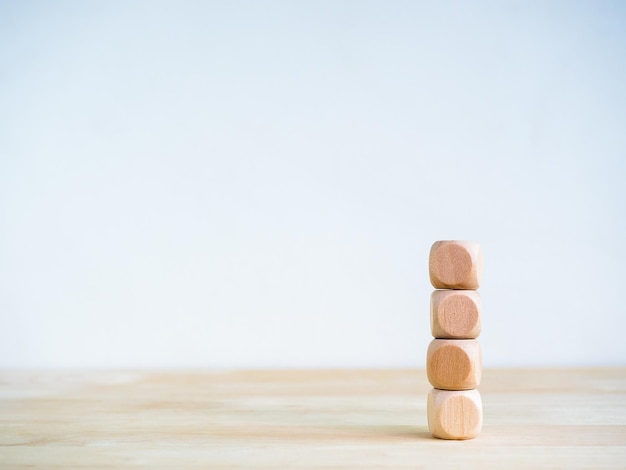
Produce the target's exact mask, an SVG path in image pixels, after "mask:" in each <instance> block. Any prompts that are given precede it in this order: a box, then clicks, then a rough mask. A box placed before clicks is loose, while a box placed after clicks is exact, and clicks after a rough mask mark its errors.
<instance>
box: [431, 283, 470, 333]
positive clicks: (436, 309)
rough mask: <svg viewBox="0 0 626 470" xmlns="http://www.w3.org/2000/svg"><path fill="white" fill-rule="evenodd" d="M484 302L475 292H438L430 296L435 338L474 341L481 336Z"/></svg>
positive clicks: (432, 330)
mask: <svg viewBox="0 0 626 470" xmlns="http://www.w3.org/2000/svg"><path fill="white" fill-rule="evenodd" d="M481 308H482V302H481V300H480V294H479V293H478V292H476V291H473V290H436V291H433V293H432V294H431V296H430V330H431V332H432V334H433V336H434V337H435V338H452V339H473V338H477V337H478V335H479V334H480V328H481Z"/></svg>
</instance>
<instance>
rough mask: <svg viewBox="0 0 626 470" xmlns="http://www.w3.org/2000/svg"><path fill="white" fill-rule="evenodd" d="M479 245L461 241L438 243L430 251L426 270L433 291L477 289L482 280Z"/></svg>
mask: <svg viewBox="0 0 626 470" xmlns="http://www.w3.org/2000/svg"><path fill="white" fill-rule="evenodd" d="M482 258H483V255H482V250H481V248H480V245H479V244H478V243H475V242H470V241H461V240H445V241H438V242H435V243H434V244H433V246H432V247H431V249H430V257H429V260H428V268H429V274H430V282H431V284H432V285H433V287H434V288H435V289H478V287H480V282H481V279H482V270H483V261H482Z"/></svg>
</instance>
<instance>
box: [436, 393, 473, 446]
mask: <svg viewBox="0 0 626 470" xmlns="http://www.w3.org/2000/svg"><path fill="white" fill-rule="evenodd" d="M427 403H428V404H427V409H426V413H427V415H428V429H429V430H430V432H431V433H432V435H433V436H434V437H437V438H439V439H473V438H474V437H476V436H478V434H480V430H481V428H482V425H483V405H482V400H481V398H480V392H479V391H478V390H476V389H474V390H461V391H450V390H438V389H436V388H433V389H432V390H431V391H430V393H429V394H428V402H427Z"/></svg>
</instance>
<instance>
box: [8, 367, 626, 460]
mask: <svg viewBox="0 0 626 470" xmlns="http://www.w3.org/2000/svg"><path fill="white" fill-rule="evenodd" d="M430 389H431V387H430V385H428V382H427V380H426V374H425V371H424V370H404V371H266V372H263V371H259V372H201V371H197V372H193V371H190V372H102V371H100V372H96V371H92V372H89V371H87V372H56V373H55V372H20V371H13V372H10V371H6V372H2V373H0V468H7V469H24V468H89V469H92V468H95V469H98V468H159V469H171V468H232V467H236V468H249V469H253V468H254V469H256V468H320V467H326V468H353V467H360V468H394V469H398V468H400V469H401V468H463V469H469V468H486V469H489V468H497V469H502V468H506V469H510V468H538V467H544V468H545V467H548V468H624V466H625V465H626V464H625V463H626V369H572V370H558V369H552V370H541V369H538V370H519V369H517V370H489V369H487V370H485V371H484V374H483V382H482V384H481V390H480V392H481V395H482V400H483V409H484V423H483V429H482V432H481V434H480V436H479V437H478V438H476V439H473V440H468V441H442V440H439V439H434V438H432V436H431V435H430V433H429V432H428V428H427V426H426V419H427V418H426V401H427V400H426V398H427V394H428V392H429V391H430Z"/></svg>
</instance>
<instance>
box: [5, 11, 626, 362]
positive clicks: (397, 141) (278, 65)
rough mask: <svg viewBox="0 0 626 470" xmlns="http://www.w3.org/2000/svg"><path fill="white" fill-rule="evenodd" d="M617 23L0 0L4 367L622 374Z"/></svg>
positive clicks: (620, 30) (620, 49)
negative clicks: (433, 317)
mask: <svg viewBox="0 0 626 470" xmlns="http://www.w3.org/2000/svg"><path fill="white" fill-rule="evenodd" d="M625 51H626V4H624V3H623V2H597V1H589V2H575V1H563V2H558V1H521V2H514V1H511V2H508V1H507V2H498V1H494V2H484V1H478V2H447V1H446V2H435V1H433V2H408V1H407V2H399V1H379V2H365V1H363V2H361V1H337V2H335V1H306V2H305V1H301V2H298V1H284V2H274V1H268V2H254V1H250V2H241V1H232V2H231V1H228V2H226V1H224V2H200V1H199V2H186V1H172V2H156V1H130V2H126V1H101V2H80V1H75V2H62V1H60V2H30V1H16V2H6V1H2V2H0V61H1V62H0V323H1V325H0V367H219V368H240V367H244V368H256V367H272V368H274V367H289V368H291V367H424V364H425V354H426V347H427V344H428V342H429V341H430V339H431V338H430V330H429V297H430V293H431V290H432V288H431V286H430V284H429V281H428V273H427V258H428V252H429V249H430V245H431V244H432V242H433V241H435V240H438V239H455V238H460V239H472V240H477V241H479V242H481V244H482V245H483V249H484V252H485V276H484V284H483V286H482V287H481V290H480V291H481V294H482V296H483V301H484V305H485V310H484V320H483V322H484V328H483V333H482V335H481V338H480V340H481V342H482V345H483V350H484V363H485V365H486V366H542V365H545V366H551V365H617V364H620V365H625V364H626V340H624V332H625V331H626V307H625V303H624V297H625V295H626V294H625V290H624V289H625V287H624V284H625V281H626V248H625V245H626V189H625V188H626V181H625V177H626V85H625V84H626V52H625Z"/></svg>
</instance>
